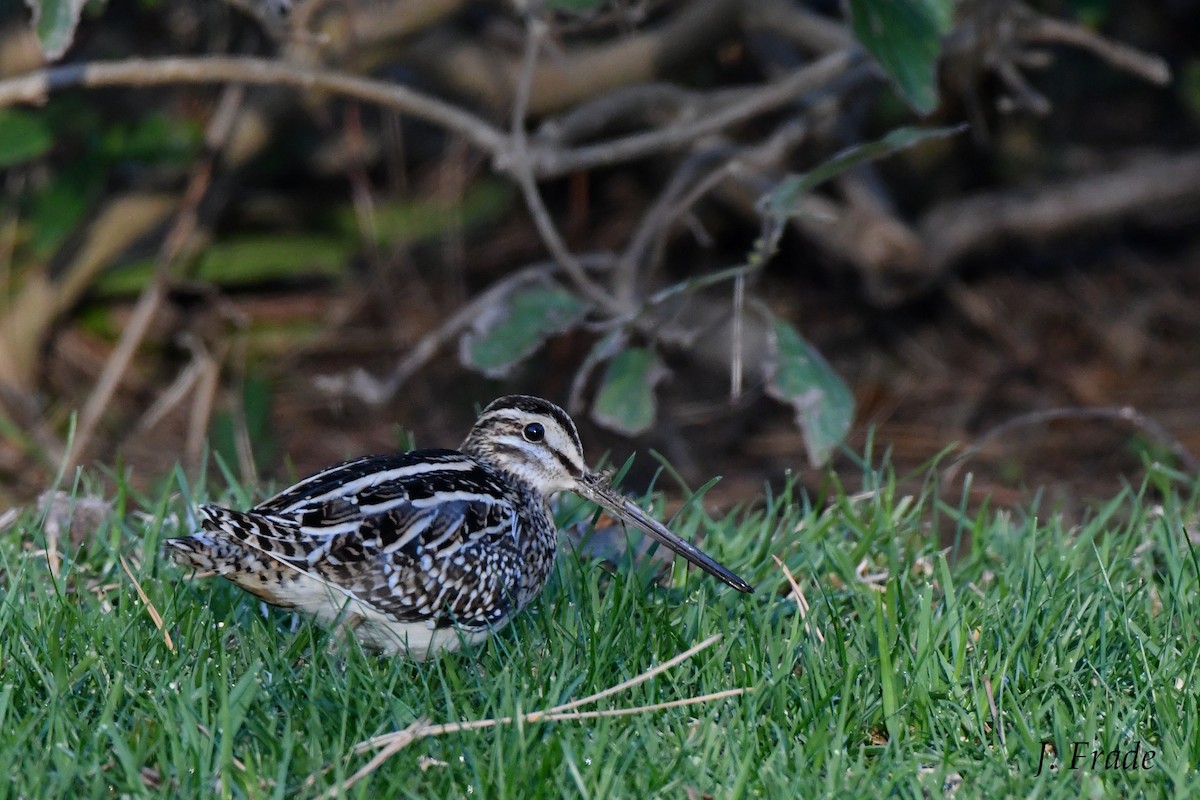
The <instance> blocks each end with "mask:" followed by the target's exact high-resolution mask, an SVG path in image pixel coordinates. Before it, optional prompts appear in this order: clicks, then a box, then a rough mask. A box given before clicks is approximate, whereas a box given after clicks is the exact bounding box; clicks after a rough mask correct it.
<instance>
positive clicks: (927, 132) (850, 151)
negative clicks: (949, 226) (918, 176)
mask: <svg viewBox="0 0 1200 800" xmlns="http://www.w3.org/2000/svg"><path fill="white" fill-rule="evenodd" d="M966 129H967V126H966V125H955V126H953V127H949V128H897V129H896V130H894V131H892V132H890V133H888V134H887V135H886V136H884V137H883V138H882V139H876V140H875V141H873V142H865V143H864V144H858V145H854V146H853V147H847V148H846V149H845V150H842V151H841V152H839V153H835V154H834V155H833V157H831V158H830V159H829V160H828V161H825V162H824V163H822V164H820V165H818V166H817V167H815V168H813V169H812V170H810V171H809V172H800V173H793V174H791V175H788V176H787V177H785V178H784V179H783V180H781V181H780V182H779V185H778V186H776V187H775V188H774V189H772V190H771V191H770V192H768V193H767V194H765V195H764V196H763V197H762V199H761V200H759V206H760V208H761V209H762V210H763V212H764V213H767V214H770V215H771V216H773V217H778V218H784V217H790V216H792V215H793V214H795V213H796V206H797V204H799V202H800V200H801V199H802V198H803V197H804V196H805V195H806V194H808V193H809V192H811V191H812V190H813V189H815V188H817V187H818V186H820V185H821V184H822V183H825V181H827V180H829V179H830V178H834V177H837V176H838V175H840V174H842V173H843V172H845V171H846V170H849V169H852V168H854V167H856V166H858V165H859V164H862V163H864V162H867V161H874V160H876V159H880V158H883V157H884V156H890V155H892V154H893V153H897V152H899V151H901V150H905V149H907V148H909V147H912V146H913V145H916V144H918V143H920V142H924V141H926V140H928V139H941V138H943V137H946V136H954V135H955V134H958V133H962V132H963V131H965V130H966Z"/></svg>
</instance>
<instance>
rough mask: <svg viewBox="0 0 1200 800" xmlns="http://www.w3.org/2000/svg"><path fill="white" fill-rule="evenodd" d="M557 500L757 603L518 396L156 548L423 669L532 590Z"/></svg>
mask: <svg viewBox="0 0 1200 800" xmlns="http://www.w3.org/2000/svg"><path fill="white" fill-rule="evenodd" d="M563 490H570V491H574V492H577V493H578V494H580V495H582V496H583V497H585V498H587V499H589V500H591V501H593V502H596V503H598V504H599V505H602V506H604V507H605V508H607V509H608V510H609V511H611V512H613V513H614V514H616V515H617V516H619V517H621V518H622V519H625V520H626V521H628V522H632V523H633V524H635V525H637V526H638V527H640V528H642V529H643V530H646V531H647V532H649V533H651V534H653V535H654V536H655V537H657V538H658V539H659V540H660V541H662V542H663V543H664V544H666V545H667V546H668V547H670V548H671V549H672V550H674V551H675V552H677V553H680V554H681V555H683V556H685V557H686V558H687V559H688V560H690V561H691V562H692V563H694V564H697V565H698V566H700V567H702V568H703V569H705V570H706V571H708V572H709V573H711V574H713V575H715V576H717V577H718V578H720V579H721V580H723V581H725V582H726V583H728V584H729V585H730V586H733V587H734V588H736V589H738V590H740V591H744V592H749V591H753V590H752V588H751V587H750V585H749V584H747V583H746V582H745V581H743V580H742V579H740V578H738V577H737V576H735V575H734V574H733V573H731V572H730V571H729V570H727V569H726V568H725V567H722V566H721V565H720V564H718V563H717V562H715V561H713V560H712V559H711V558H710V557H708V556H707V555H705V554H704V553H702V552H701V551H699V550H697V549H696V548H695V547H693V546H692V545H690V544H688V543H687V542H684V541H683V540H681V539H679V538H678V537H676V536H675V535H674V534H672V533H671V532H670V531H668V530H667V529H666V528H664V527H663V526H662V525H660V524H659V523H658V522H656V521H654V520H653V519H651V518H650V517H648V516H647V515H646V514H645V512H643V511H642V510H641V509H640V508H638V507H637V506H636V505H635V504H634V503H633V502H632V501H630V500H628V499H627V498H625V497H622V496H621V495H619V494H618V493H617V492H615V491H614V490H613V489H612V488H611V486H609V484H608V482H607V480H606V479H605V478H603V477H602V476H600V475H597V474H595V473H592V472H589V471H588V469H587V467H586V464H585V462H584V460H583V447H582V445H581V444H580V441H579V434H578V432H577V431H576V429H575V424H574V423H573V422H572V421H571V418H570V417H569V416H567V414H566V412H565V411H563V410H562V409H561V408H559V407H558V406H556V405H554V404H553V403H550V402H548V401H546V400H542V399H540V398H536V397H529V396H526V395H512V396H509V397H502V398H500V399H498V400H496V401H494V402H493V403H491V405H489V406H488V407H487V408H486V409H484V412H483V414H482V415H480V417H479V419H478V420H477V421H476V423H475V425H474V427H473V428H472V429H471V432H470V434H469V435H468V436H467V438H466V441H464V442H463V445H462V448H461V450H457V451H456V450H415V451H412V452H408V453H399V454H395V455H383V456H369V457H366V458H359V459H355V460H353V461H347V462H345V463H342V464H338V465H336V466H333V467H330V468H328V469H325V470H322V471H321V472H318V473H316V474H315V475H313V476H311V477H309V478H306V479H305V480H303V481H301V482H300V483H298V484H296V485H295V486H292V487H291V488H289V489H285V490H284V491H282V492H280V493H279V494H277V495H275V496H274V497H272V498H270V499H269V500H266V501H264V502H262V503H260V504H259V505H257V506H255V507H254V508H252V509H250V510H249V511H234V510H231V509H227V508H220V507H217V506H201V507H200V508H199V512H200V518H201V519H200V522H201V530H200V531H199V532H197V533H195V534H193V535H192V536H188V537H184V538H179V539H168V540H167V541H166V543H165V545H166V546H167V547H168V548H170V549H171V551H172V553H173V555H174V557H175V558H176V560H178V561H180V562H181V563H183V564H186V565H190V566H193V567H196V568H197V569H202V570H211V571H214V572H216V573H218V574H220V575H223V576H224V577H226V578H228V579H229V580H231V581H233V582H234V583H236V584H237V585H238V586H240V587H242V588H243V589H245V590H247V591H249V592H251V593H253V594H255V595H257V596H258V597H260V598H262V599H263V600H266V601H267V602H269V603H273V604H275V605H279V606H284V607H288V608H297V609H299V610H301V611H303V612H306V613H308V614H312V615H313V616H315V617H316V618H317V620H318V621H319V622H321V623H324V624H330V623H334V622H337V621H339V620H341V621H344V622H345V624H347V625H349V626H350V627H351V628H352V629H353V630H354V632H355V635H356V636H358V638H359V639H360V640H361V641H362V642H363V643H364V644H366V645H368V646H370V647H373V648H375V649H378V650H382V651H384V652H387V653H398V654H406V655H409V656H411V657H413V658H417V659H424V658H426V657H428V656H429V655H431V654H434V653H436V652H438V651H440V650H452V649H455V648H457V647H458V645H459V644H460V643H461V642H462V641H468V642H472V641H478V640H480V639H482V638H483V637H484V636H486V635H487V633H488V631H491V630H495V629H497V628H499V627H501V626H502V625H504V624H505V623H506V622H508V620H509V619H510V618H511V617H512V615H513V614H515V613H516V612H517V611H519V610H520V609H521V608H523V607H524V606H525V605H526V604H527V603H529V601H530V600H532V599H533V598H534V597H535V596H536V595H537V593H538V592H539V591H541V588H542V585H543V584H544V583H545V581H546V577H547V576H548V575H549V573H550V569H551V567H552V566H553V563H554V556H555V553H556V550H557V542H558V531H557V528H556V526H555V524H554V518H553V516H552V515H551V512H550V507H549V503H548V497H549V495H551V494H553V493H554V492H558V491H563Z"/></svg>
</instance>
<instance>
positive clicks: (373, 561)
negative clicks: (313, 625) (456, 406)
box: [205, 450, 519, 625]
mask: <svg viewBox="0 0 1200 800" xmlns="http://www.w3.org/2000/svg"><path fill="white" fill-rule="evenodd" d="M232 514H233V515H234V516H235V517H237V518H240V519H241V520H242V522H241V524H236V525H231V524H230V521H231V517H230V512H228V510H226V509H214V508H211V507H209V508H207V509H205V517H206V518H208V519H211V520H214V522H215V520H216V519H218V517H219V518H220V520H221V521H222V522H223V523H224V524H221V525H216V524H209V523H208V522H206V524H205V527H206V528H207V529H208V530H210V531H215V532H223V533H225V534H227V535H232V536H233V537H234V538H236V539H238V540H240V541H241V542H242V543H243V544H245V545H246V546H248V547H250V548H252V549H253V550H256V551H258V552H260V553H262V554H263V555H265V556H267V557H269V558H270V559H272V560H273V561H276V562H279V563H281V564H285V565H288V566H291V567H293V568H294V569H296V570H297V571H299V572H302V573H304V574H306V575H309V576H310V577H317V578H318V579H320V580H322V581H323V582H325V583H327V584H329V585H331V586H333V587H335V588H337V589H338V590H340V591H343V592H346V593H348V594H351V595H352V596H354V597H355V598H357V599H359V600H360V601H362V602H365V603H367V604H369V605H370V606H373V607H375V608H377V609H378V610H379V611H380V612H382V613H384V614H386V615H388V616H391V617H393V618H395V619H399V620H404V621H410V620H430V621H432V622H433V623H434V624H437V625H449V624H452V623H453V622H455V621H459V622H465V623H467V624H472V625H482V624H486V623H487V621H488V620H487V618H488V617H491V616H492V615H493V614H495V615H497V616H499V615H502V613H503V612H504V610H505V609H506V608H507V607H508V605H509V601H508V599H507V598H506V597H500V596H501V595H507V594H508V593H510V592H511V591H512V589H511V587H508V586H507V585H505V583H506V581H505V579H504V578H503V577H502V575H503V573H504V572H505V570H504V569H497V568H496V567H497V566H498V565H497V564H496V563H495V562H496V561H497V559H499V560H501V561H503V560H505V559H507V558H511V559H515V558H516V557H517V556H516V554H517V551H518V549H517V538H518V534H519V529H518V522H519V521H518V512H517V509H516V508H515V507H514V505H513V502H512V499H511V498H510V497H509V496H508V494H507V492H506V491H505V487H504V486H503V485H502V484H501V483H499V481H498V480H497V479H496V477H495V475H494V473H492V472H491V471H490V470H488V469H487V468H486V467H483V466H482V465H480V464H479V463H478V462H477V461H475V460H474V459H471V458H470V457H468V456H464V455H463V454H461V453H457V452H454V451H448V450H446V451H416V452H413V453H402V454H397V455H389V456H373V457H369V458H363V459H357V460H354V461H348V462H346V463H344V464H339V465H337V466H334V467H331V468H329V469H326V470H324V471H322V472H319V473H317V474H316V475H314V476H312V477H310V478H308V479H306V480H304V481H302V482H300V483H298V484H296V485H295V486H293V487H291V488H289V489H287V490H285V491H283V492H280V493H279V494H277V495H275V496H274V497H272V498H270V499H269V500H267V501H265V502H263V503H261V504H259V505H258V506H256V507H255V508H253V509H251V510H250V511H248V512H240V513H239V512H232ZM509 542H511V545H512V546H511V547H508V546H506V545H507V544H508V543H509ZM500 566H503V565H500ZM489 597H490V598H491V600H490V601H489V600H488V598H489ZM472 598H473V599H472ZM485 606H486V607H487V609H488V613H487V614H483V613H482V609H483V608H484V607H485ZM496 609H499V611H497V610H496Z"/></svg>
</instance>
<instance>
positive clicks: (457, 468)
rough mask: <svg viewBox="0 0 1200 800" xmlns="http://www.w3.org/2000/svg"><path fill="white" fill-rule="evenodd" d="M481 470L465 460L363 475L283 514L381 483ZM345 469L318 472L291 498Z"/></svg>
mask: <svg viewBox="0 0 1200 800" xmlns="http://www.w3.org/2000/svg"><path fill="white" fill-rule="evenodd" d="M477 468H478V465H477V464H475V462H473V461H467V460H462V461H419V462H417V463H415V464H409V465H407V466H403V467H396V468H394V469H385V470H381V471H379V472H372V473H370V474H368V475H363V476H362V477H361V478H355V479H354V480H352V481H346V482H345V483H343V484H340V485H338V486H335V487H334V488H332V489H330V490H329V491H327V492H325V493H324V494H319V495H314V496H313V497H306V498H303V499H302V500H297V501H296V502H293V503H290V504H289V505H288V506H287V507H286V508H284V509H283V510H284V511H285V512H294V511H296V510H298V509H301V508H305V507H307V506H309V505H313V504H318V503H323V502H325V501H327V500H333V499H335V498H337V497H344V496H346V495H353V494H357V493H359V492H361V491H362V490H363V489H366V488H369V487H371V486H377V485H378V484H381V483H387V482H389V481H396V480H401V479H403V478H411V477H412V476H414V475H424V474H426V473H428V472H443V471H448V472H468V471H470V470H473V469H477ZM341 469H345V467H344V466H342V467H338V468H335V469H332V470H326V471H324V472H318V473H317V474H316V475H313V476H312V477H311V478H308V479H306V480H304V481H302V482H300V483H298V484H296V485H295V486H293V487H292V488H291V489H289V490H288V491H287V494H293V493H300V492H302V490H303V488H304V487H305V486H306V485H308V484H310V483H314V482H317V481H320V480H323V479H325V478H326V477H327V476H328V475H329V474H330V473H333V472H337V471H339V470H341ZM268 502H270V501H268Z"/></svg>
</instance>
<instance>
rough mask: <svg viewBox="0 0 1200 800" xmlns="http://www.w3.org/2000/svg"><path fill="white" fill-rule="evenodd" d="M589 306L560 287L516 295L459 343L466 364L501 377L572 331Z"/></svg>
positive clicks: (489, 313) (531, 289)
mask: <svg viewBox="0 0 1200 800" xmlns="http://www.w3.org/2000/svg"><path fill="white" fill-rule="evenodd" d="M585 313H587V305H586V304H585V303H584V302H583V301H582V300H580V299H579V298H578V297H576V296H575V295H574V294H572V293H571V292H569V291H567V290H566V289H564V288H562V287H561V286H537V287H534V288H528V289H522V290H518V291H515V292H513V293H512V294H510V295H509V296H508V297H507V298H506V299H505V302H504V303H502V304H497V305H496V306H493V307H492V308H491V309H489V310H488V311H487V312H485V313H484V315H483V316H482V317H481V318H480V319H479V320H478V321H477V322H476V324H475V327H474V328H473V329H472V330H470V331H467V332H466V333H465V334H464V335H463V337H462V339H460V340H459V358H460V359H461V360H462V362H463V364H464V365H466V366H468V367H470V368H471V369H475V370H478V371H479V372H482V373H483V374H484V375H487V376H488V377H491V378H499V377H503V376H504V375H506V374H508V371H509V370H510V369H512V368H513V366H515V365H516V364H517V363H519V362H521V361H523V360H524V359H526V358H528V357H529V356H531V355H533V353H534V352H535V351H536V350H537V349H538V348H539V347H541V346H542V343H543V342H545V341H546V339H548V338H550V337H551V336H553V335H554V334H556V333H562V332H563V331H565V330H567V329H568V328H571V327H572V326H574V325H575V323H577V322H579V320H581V319H583V315H584V314H585Z"/></svg>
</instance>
